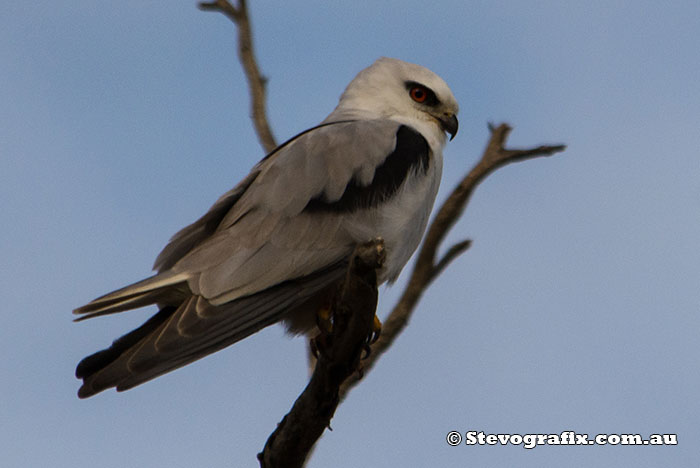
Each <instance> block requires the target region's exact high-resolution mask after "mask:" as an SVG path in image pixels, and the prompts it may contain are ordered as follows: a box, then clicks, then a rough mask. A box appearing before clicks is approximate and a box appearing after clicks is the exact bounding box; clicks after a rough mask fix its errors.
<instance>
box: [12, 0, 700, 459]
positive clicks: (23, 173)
mask: <svg viewBox="0 0 700 468" xmlns="http://www.w3.org/2000/svg"><path fill="white" fill-rule="evenodd" d="M59 3H64V2H42V1H38V2H30V3H18V2H10V3H8V4H7V5H5V6H4V7H3V14H2V15H1V16H0V60H1V61H2V64H3V66H2V67H0V102H1V103H2V105H0V200H1V201H0V215H1V216H2V219H3V221H4V222H3V224H4V227H3V229H1V230H0V254H1V255H2V259H3V260H2V264H3V265H4V267H3V268H0V285H1V286H0V288H1V291H2V297H3V306H2V310H3V313H4V316H5V317H6V319H5V323H4V327H3V330H2V334H1V335H0V336H1V337H2V340H0V353H2V356H3V359H2V360H1V361H0V392H1V394H2V396H3V398H2V399H0V400H1V401H0V421H2V423H1V424H0V453H2V459H3V466H13V467H14V466H17V467H19V466H22V467H24V466H32V467H33V466H53V467H72V468H75V467H83V466H85V467H87V466H91V467H92V466H100V467H123V466H149V467H160V466H162V467H168V468H173V467H185V466H207V467H224V466H226V467H228V466H256V462H255V454H256V453H257V452H258V451H259V450H260V449H261V448H262V446H263V444H264V441H265V440H266V438H267V436H268V435H269V433H270V432H271V431H272V430H273V429H274V427H275V424H276V423H277V422H278V421H279V420H280V419H281V418H282V416H283V415H284V414H285V413H286V412H287V410H288V409H289V407H290V406H291V404H292V402H293V400H294V399H295V398H296V396H297V395H298V393H299V392H300V391H301V390H302V388H303V386H304V385H305V383H306V380H307V376H306V362H305V355H304V345H305V342H304V340H302V339H290V338H288V337H286V336H285V335H284V333H283V331H282V329H281V328H280V327H271V328H269V329H266V330H265V331H263V332H261V333H259V334H257V335H255V336H254V337H251V338H250V339H247V340H245V341H243V342H241V343H238V344H236V345H235V346H234V347H231V348H229V349H227V350H225V351H222V352H219V353H217V354H215V355H213V356H210V357H208V358H207V359H204V360H202V361H199V362H197V363H195V364H193V365H190V366H187V367H185V368H183V369H181V370H179V371H176V372H174V373H172V374H168V375H166V376H163V377H161V378H159V379H157V380H155V381H152V382H150V383H148V384H146V385H144V386H141V387H138V388H136V389H134V390H131V391H129V392H125V393H119V394H117V393H115V392H113V391H109V392H105V393H102V394H100V395H98V396H96V397H94V398H91V399H89V400H86V401H79V400H78V399H77V397H76V396H75V392H76V390H77V388H78V381H77V380H75V379H74V378H73V371H74V367H75V364H76V363H77V361H78V360H79V359H80V358H82V357H83V356H85V355H86V354H89V353H91V352H93V351H95V350H97V349H101V348H102V347H104V346H106V345H108V344H109V343H110V342H111V340H112V339H114V338H116V337H117V336H120V335H121V334H123V333H125V332H126V331H128V330H130V329H131V328H133V327H135V326H137V325H138V324H140V323H141V322H142V321H144V320H145V319H146V317H147V316H148V315H149V314H150V313H152V311H150V310H143V311H134V312H130V313H127V314H122V315H121V316H115V317H109V318H104V319H99V320H94V321H88V322H85V323H80V324H74V323H72V322H71V319H72V316H71V314H70V311H71V310H72V309H73V308H75V307H77V306H79V305H82V304H84V303H85V302H87V301H89V300H90V299H93V298H94V297H96V296H98V295H100V294H102V293H105V292H108V291H111V290H113V289H115V288H117V287H120V286H123V285H124V284H127V283H129V282H132V281H135V280H138V279H141V278H142V277H145V276H147V275H149V273H150V266H151V264H152V261H153V259H154V258H155V256H156V254H157V253H158V252H159V250H160V249H161V248H162V246H163V245H164V244H165V242H166V241H167V239H168V238H169V237H170V236H171V235H172V234H173V233H174V232H176V231H177V230H178V229H179V228H181V227H183V226H184V225H186V224H188V223H190V222H191V221H193V220H194V219H196V218H197V217H198V216H199V215H200V214H202V213H203V212H204V211H205V210H206V209H207V208H208V207H209V206H210V204H211V203H212V202H213V201H214V200H215V199H216V198H217V197H218V195H220V194H221V193H223V192H224V191H226V190H228V189H229V188H230V187H232V186H233V185H234V184H235V183H236V182H237V181H238V180H239V179H241V178H242V177H243V176H244V175H245V174H246V173H247V171H248V170H249V168H250V167H251V166H252V165H253V164H254V163H255V162H256V161H257V160H258V159H259V158H260V157H261V156H262V151H261V149H260V147H259V145H258V143H257V140H256V136H255V134H254V132H253V130H252V126H251V124H250V121H249V118H248V114H249V111H248V93H247V89H246V86H245V81H244V77H243V76H242V73H241V71H240V66H239V64H238V62H237V60H236V56H235V42H234V40H235V31H234V29H233V26H232V25H231V24H230V23H229V22H228V21H227V20H226V19H225V18H224V17H223V16H221V15H217V14H214V13H203V12H199V11H198V10H197V9H196V8H195V4H194V2H178V3H175V2H173V3H171V4H168V5H167V7H165V6H164V4H163V3H162V2H160V3H157V2H136V1H124V2H71V3H70V5H68V4H59ZM251 3H252V5H251V13H252V20H253V27H254V31H255V40H256V46H257V51H258V56H259V61H260V65H261V68H262V70H263V72H264V73H265V74H266V75H267V76H268V77H269V79H270V81H269V98H270V103H269V114H270V119H271V123H272V126H273V129H274V131H275V134H276V136H277V138H278V140H283V139H285V138H287V137H289V136H291V135H293V134H295V133H296V132H298V131H300V130H303V129H305V128H307V127H309V126H311V125H314V124H315V123H317V122H319V121H320V120H322V119H323V118H324V117H325V116H326V115H327V114H328V113H329V112H330V111H331V110H332V109H333V107H334V106H335V103H336V102H337V98H338V96H339V94H340V92H341V91H342V89H343V88H344V86H345V85H346V84H347V83H348V82H349V81H350V79H352V77H353V76H354V75H355V73H357V72H358V71H359V70H360V69H362V68H363V67H365V66H367V65H369V64H370V63H371V62H372V61H373V60H374V59H376V58H377V57H378V56H382V55H386V56H393V57H397V58H401V59H404V60H408V61H412V62H415V63H420V64H422V65H425V66H427V67H429V68H431V69H432V70H434V71H435V72H437V73H439V74H440V75H441V76H442V77H443V78H444V79H445V80H446V81H447V82H448V83H449V84H450V86H451V88H452V90H453V92H454V94H455V96H456V97H457V99H458V100H459V102H460V106H461V113H460V133H459V135H458V137H457V138H456V139H455V140H454V141H453V142H451V143H450V144H449V145H448V148H447V150H446V152H445V174H444V177H443V185H442V189H441V192H440V195H439V200H442V199H444V197H445V196H446V194H447V193H448V192H449V190H450V189H451V187H453V186H454V185H455V184H456V183H457V181H458V180H459V179H460V177H461V176H462V175H463V174H464V173H465V172H466V171H467V170H468V169H469V168H470V167H471V166H472V165H473V164H474V163H475V161H476V159H477V157H478V155H479V154H480V152H481V150H482V148H483V146H484V144H485V142H486V140H487V137H488V135H487V130H486V123H487V122H489V121H493V122H497V123H498V122H501V121H507V122H509V123H511V124H512V125H513V126H514V127H515V130H514V131H513V134H512V137H511V139H510V143H511V145H512V146H531V145H536V144H541V143H559V142H563V143H566V144H568V145H569V149H568V150H567V151H566V152H565V153H564V154H562V155H559V156H556V157H554V158H549V159H540V160H535V161H529V162H525V163H521V164H517V165H513V166H509V167H506V168H504V169H502V170H500V171H498V172H497V173H495V174H494V175H493V176H491V177H490V178H489V179H487V180H486V181H485V182H484V183H483V184H482V186H480V187H479V189H478V190H477V192H476V194H475V196H474V198H473V200H472V202H471V205H470V206H469V209H468V211H467V213H466V214H465V216H464V217H463V218H462V220H461V221H460V222H459V224H458V225H457V226H456V227H455V229H454V232H453V233H452V234H451V236H450V240H451V241H457V240H461V239H463V238H470V239H473V241H474V244H473V247H472V248H471V249H470V251H469V252H467V253H466V254H465V255H464V256H463V257H460V258H459V259H458V260H457V261H455V263H454V264H453V265H452V266H451V267H450V269H449V270H447V271H446V272H445V273H444V274H443V276H442V277H441V278H440V279H439V280H438V281H437V282H436V283H435V284H434V285H433V286H432V287H431V288H430V290H429V291H428V293H427V294H426V295H425V296H424V298H423V300H422V302H421V303H420V305H419V308H418V310H417V311H416V314H415V316H414V318H413V320H412V321H411V324H410V326H409V328H408V329H407V331H406V332H405V333H404V334H403V335H402V336H401V338H400V339H399V341H398V342H397V343H396V345H395V346H394V347H393V349H392V350H391V352H390V353H389V354H388V355H386V356H385V357H384V358H383V359H382V361H381V362H380V364H379V365H378V366H377V368H376V369H375V370H374V371H373V372H372V373H371V374H369V375H368V376H367V377H366V379H365V381H364V382H363V383H362V384H361V385H360V386H359V387H358V388H357V389H355V390H354V391H353V392H352V394H351V395H350V397H349V398H348V400H347V401H346V402H345V403H343V405H342V406H341V407H340V408H339V409H338V411H337V413H336V416H335V418H334V420H333V423H332V425H333V429H334V430H333V432H328V433H326V434H325V436H324V437H323V438H322V440H321V441H320V443H319V445H318V447H317V449H316V451H315V453H314V456H313V459H312V461H311V463H310V464H309V466H310V467H322V466H336V467H355V466H391V465H393V466H445V467H448V466H450V467H451V466H455V467H457V466H469V465H473V466H483V467H500V466H533V467H535V466H574V467H576V466H620V467H622V466H630V467H632V466H634V467H641V466H697V461H698V451H697V440H698V439H699V438H700V430H699V429H698V424H697V421H698V418H699V417H700V403H699V402H698V397H697V395H698V394H700V372H698V365H699V363H700V361H699V359H698V356H699V355H700V346H699V345H698V342H699V340H698V334H699V333H700V318H699V306H700V292H699V291H700V288H699V285H700V249H698V247H697V243H698V239H700V208H699V207H700V154H699V153H700V151H699V150H698V148H700V131H699V130H700V84H699V83H700V81H698V76H700V54H698V34H697V31H698V30H700V4H698V3H697V2H693V1H688V2H680V1H679V2H667V3H663V4H660V3H658V2H640V1H635V2H632V1H629V2H623V1H605V2H603V1H591V2H585V3H584V2H554V1H551V2H547V1H543V2H515V1H510V2H507V1H505V2H499V1H488V2H487V1H482V2H467V1H454V2H417V1H401V2H399V1H393V2H381V3H380V2H347V3H340V2H320V1H316V2H303V3H302V2H299V3H291V4H290V2H251ZM377 3H380V4H377ZM405 276H406V275H405V274H404V276H402V278H401V280H400V281H399V282H398V284H397V285H396V286H393V287H391V288H388V289H385V290H383V291H382V298H381V303H380V315H381V314H382V312H381V311H384V312H386V311H387V310H389V309H390V307H391V305H392V304H393V303H394V302H395V300H396V297H397V296H398V294H399V293H400V291H401V289H402V284H403V280H405ZM451 430H457V431H460V432H466V431H469V430H477V431H485V432H492V433H521V434H522V433H560V432H562V431H564V430H574V431H577V432H579V433H589V434H592V435H593V434H598V433H641V434H642V435H643V436H647V435H648V434H651V433H676V434H678V440H679V444H678V445H677V446H669V447H619V446H618V447H613V446H606V447H549V446H539V447H536V448H535V449H533V450H525V449H523V448H522V447H513V446H507V447H501V446H495V447H488V446H484V447H468V446H464V445H462V446H459V447H449V446H448V445H447V444H446V442H445V436H446V434H447V432H448V431H451Z"/></svg>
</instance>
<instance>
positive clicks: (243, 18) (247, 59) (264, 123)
mask: <svg viewBox="0 0 700 468" xmlns="http://www.w3.org/2000/svg"><path fill="white" fill-rule="evenodd" d="M197 6H198V8H199V9H200V10H202V11H218V12H221V13H223V14H224V15H226V17H227V18H228V19H230V20H231V21H233V22H234V23H235V24H236V26H238V59H239V60H240V62H241V65H243V71H244V72H245V76H246V79H247V80H248V88H249V90H250V97H251V102H250V107H251V118H252V119H253V125H254V126H255V133H256V134H257V135H258V141H259V142H260V145H261V146H262V147H263V150H264V151H265V153H266V154H267V153H270V152H272V150H274V149H275V148H277V143H276V141H275V137H274V135H273V134H272V129H270V124H269V123H268V120H267V111H266V97H265V86H266V84H267V78H265V77H264V76H263V75H262V74H261V73H260V67H258V62H257V60H256V59H255V52H254V51H253V32H252V30H251V29H250V20H249V18H248V7H247V4H246V0H238V7H235V6H233V5H232V4H231V2H229V1H227V0H216V1H214V2H201V3H199V4H198V5H197Z"/></svg>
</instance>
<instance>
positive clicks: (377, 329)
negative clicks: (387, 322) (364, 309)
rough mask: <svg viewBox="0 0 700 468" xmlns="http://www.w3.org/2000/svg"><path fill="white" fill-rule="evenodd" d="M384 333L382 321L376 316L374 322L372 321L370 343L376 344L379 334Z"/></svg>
mask: <svg viewBox="0 0 700 468" xmlns="http://www.w3.org/2000/svg"><path fill="white" fill-rule="evenodd" d="M381 334H382V322H381V320H379V317H377V316H376V315H375V316H374V322H373V323H372V334H371V335H370V338H369V344H374V343H376V342H377V340H378V339H379V335H381Z"/></svg>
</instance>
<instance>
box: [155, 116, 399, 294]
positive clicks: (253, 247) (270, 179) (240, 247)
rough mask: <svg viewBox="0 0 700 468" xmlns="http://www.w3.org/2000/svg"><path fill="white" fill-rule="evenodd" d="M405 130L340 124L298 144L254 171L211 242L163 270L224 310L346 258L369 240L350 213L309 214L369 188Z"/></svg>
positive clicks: (375, 124) (393, 125) (382, 123)
mask: <svg viewBox="0 0 700 468" xmlns="http://www.w3.org/2000/svg"><path fill="white" fill-rule="evenodd" d="M398 127H399V124H397V123H396V122H391V121H384V120H378V121H352V122H339V123H335V124H330V125H325V126H322V127H318V128H317V129H315V130H313V131H311V132H308V133H305V134H303V135H302V136H300V137H299V138H297V139H294V140H292V141H291V142H289V143H287V144H286V145H284V146H283V147H282V148H281V149H280V150H278V151H276V152H275V153H274V154H273V155H272V156H270V157H268V158H266V159H264V160H263V161H261V163H259V164H258V165H257V166H256V167H255V168H254V169H253V172H254V173H257V175H256V176H255V178H254V180H253V181H252V182H251V183H249V184H248V186H247V188H246V190H245V191H244V192H243V193H242V194H241V195H240V197H239V198H238V199H237V200H236V202H235V204H233V205H232V206H231V208H230V209H229V210H228V211H227V212H226V215H225V216H223V218H222V219H221V221H220V223H219V224H218V226H217V228H216V230H215V231H214V232H212V233H211V235H209V237H207V238H206V239H204V240H203V241H202V242H201V243H199V244H198V245H196V246H195V247H194V248H192V249H191V250H189V251H188V252H187V253H186V254H185V255H183V256H182V258H180V259H179V260H177V261H173V260H172V259H170V258H167V257H166V258H164V263H165V264H170V263H172V271H174V272H176V273H178V274H185V275H187V277H188V278H189V279H188V284H189V287H190V289H191V290H192V292H193V293H194V294H196V295H201V296H202V297H204V298H206V299H207V300H209V301H210V302H211V303H212V304H215V305H220V304H224V303H227V302H229V301H231V300H235V299H237V298H240V297H245V296H247V295H250V294H254V293H256V292H259V291H262V290H264V289H267V288H269V287H271V286H274V285H276V284H279V283H281V282H283V281H286V280H288V279H290V278H298V277H303V276H306V275H309V274H312V273H314V272H315V271H318V270H321V269H323V268H325V267H327V266H328V265H331V264H333V263H335V262H337V261H338V260H339V259H341V258H344V257H346V256H347V255H349V254H350V253H351V251H352V249H353V247H354V245H355V244H356V243H357V242H364V241H366V240H368V239H355V238H354V237H353V235H352V234H351V232H355V231H356V230H352V229H348V227H347V225H346V223H347V222H348V219H349V218H348V217H347V216H344V213H342V212H333V211H332V210H326V211H319V210H310V209H307V207H308V206H309V204H310V203H311V202H312V201H314V200H319V199H321V200H323V201H324V202H326V203H331V204H332V203H333V202H335V201H338V200H340V199H341V197H342V196H343V194H344V193H345V191H346V189H347V187H348V186H349V185H350V183H351V182H354V183H357V184H360V185H365V186H368V185H370V184H371V182H372V180H373V178H374V174H375V170H376V169H377V167H379V166H380V165H381V164H382V162H383V161H384V160H385V159H386V158H387V156H388V155H389V154H390V153H391V152H392V150H393V148H394V146H396V131H397V128H398ZM175 240H177V239H174V241H175ZM169 249H170V250H172V251H173V252H175V251H177V250H178V249H177V248H175V247H171V245H169V246H168V247H166V251H167V250H169ZM164 252H165V251H164Z"/></svg>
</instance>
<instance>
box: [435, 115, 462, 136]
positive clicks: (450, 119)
mask: <svg viewBox="0 0 700 468" xmlns="http://www.w3.org/2000/svg"><path fill="white" fill-rule="evenodd" d="M439 120H440V127H441V128H442V130H443V131H445V132H447V133H449V134H450V141H452V140H453V139H454V137H455V135H456V134H457V130H458V129H459V121H458V120H457V116H456V115H454V114H443V116H442V117H441V118H440V119H439Z"/></svg>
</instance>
